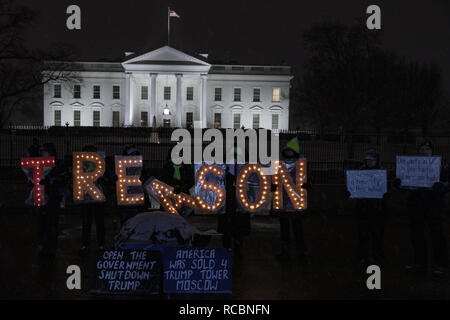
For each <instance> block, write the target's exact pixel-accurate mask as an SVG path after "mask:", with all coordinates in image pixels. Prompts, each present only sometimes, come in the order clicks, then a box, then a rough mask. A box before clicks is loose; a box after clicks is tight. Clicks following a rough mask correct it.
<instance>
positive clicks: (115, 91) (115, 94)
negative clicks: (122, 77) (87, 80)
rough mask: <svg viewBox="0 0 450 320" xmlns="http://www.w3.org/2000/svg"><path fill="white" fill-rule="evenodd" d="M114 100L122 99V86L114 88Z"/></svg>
mask: <svg viewBox="0 0 450 320" xmlns="http://www.w3.org/2000/svg"><path fill="white" fill-rule="evenodd" d="M113 99H120V86H113Z"/></svg>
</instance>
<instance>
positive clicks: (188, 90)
mask: <svg viewBox="0 0 450 320" xmlns="http://www.w3.org/2000/svg"><path fill="white" fill-rule="evenodd" d="M186 100H188V101H192V100H194V87H187V88H186Z"/></svg>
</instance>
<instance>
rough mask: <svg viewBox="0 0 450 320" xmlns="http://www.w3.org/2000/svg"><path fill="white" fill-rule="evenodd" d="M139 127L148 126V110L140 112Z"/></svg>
mask: <svg viewBox="0 0 450 320" xmlns="http://www.w3.org/2000/svg"><path fill="white" fill-rule="evenodd" d="M141 127H148V112H147V111H142V112H141Z"/></svg>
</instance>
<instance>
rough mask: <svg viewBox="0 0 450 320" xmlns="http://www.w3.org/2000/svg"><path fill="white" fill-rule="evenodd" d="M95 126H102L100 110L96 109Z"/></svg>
mask: <svg viewBox="0 0 450 320" xmlns="http://www.w3.org/2000/svg"><path fill="white" fill-rule="evenodd" d="M92 117H93V125H94V127H100V111H98V110H96V111H94V112H93V114H92Z"/></svg>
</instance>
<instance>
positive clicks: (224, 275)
mask: <svg viewBox="0 0 450 320" xmlns="http://www.w3.org/2000/svg"><path fill="white" fill-rule="evenodd" d="M163 283H164V285H163V286H164V292H165V293H231V250H229V249H225V248H204V249H203V248H187V247H166V248H165V249H164V254H163Z"/></svg>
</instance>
